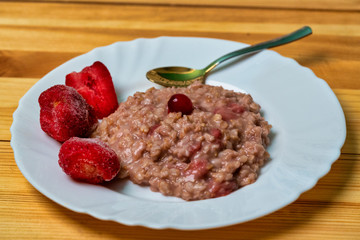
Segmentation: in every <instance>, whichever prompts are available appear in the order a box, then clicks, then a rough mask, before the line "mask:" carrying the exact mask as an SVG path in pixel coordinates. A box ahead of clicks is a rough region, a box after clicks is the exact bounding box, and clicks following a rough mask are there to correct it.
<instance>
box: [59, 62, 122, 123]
mask: <svg viewBox="0 0 360 240" xmlns="http://www.w3.org/2000/svg"><path fill="white" fill-rule="evenodd" d="M66 85H67V86H70V87H73V88H75V89H76V90H77V91H78V92H79V93H80V94H81V95H82V96H83V97H84V98H85V100H86V101H87V102H88V103H89V104H90V105H91V106H92V107H93V108H94V110H95V114H96V116H97V118H99V119H102V118H104V117H107V116H108V115H110V114H111V113H113V112H114V111H115V110H116V109H117V107H118V105H119V104H118V101H117V96H116V92H115V88H114V84H113V82H112V78H111V75H110V72H109V70H108V69H107V68H106V66H105V65H104V64H103V63H101V62H99V61H97V62H94V64H93V65H91V66H88V67H85V68H84V69H83V70H82V71H81V72H72V73H70V74H68V75H67V76H66Z"/></svg>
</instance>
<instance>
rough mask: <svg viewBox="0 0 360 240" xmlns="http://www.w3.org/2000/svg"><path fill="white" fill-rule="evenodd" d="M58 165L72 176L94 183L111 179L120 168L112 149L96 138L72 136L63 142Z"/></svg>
mask: <svg viewBox="0 0 360 240" xmlns="http://www.w3.org/2000/svg"><path fill="white" fill-rule="evenodd" d="M59 165H60V167H61V168H62V169H63V170H64V172H65V173H66V174H67V175H69V176H71V177H72V178H74V179H76V180H79V181H83V182H88V183H95V184H96V183H102V182H105V181H110V180H112V179H113V178H114V177H115V176H116V175H117V174H118V172H119V170H120V162H119V160H118V157H117V155H116V153H115V152H114V150H112V149H111V148H110V147H109V146H108V145H107V144H105V143H104V142H102V141H100V140H99V139H96V138H77V137H73V138H70V139H69V140H67V141H66V142H64V143H63V145H62V146H61V148H60V152H59Z"/></svg>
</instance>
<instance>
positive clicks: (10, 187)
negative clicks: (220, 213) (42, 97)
mask: <svg viewBox="0 0 360 240" xmlns="http://www.w3.org/2000/svg"><path fill="white" fill-rule="evenodd" d="M303 25H309V26H311V27H312V28H313V32H314V33H313V35H312V36H310V37H308V38H305V39H303V40H301V41H299V42H296V43H293V44H290V45H285V46H282V47H279V48H277V49H276V51H277V52H279V53H280V54H282V55H283V56H286V57H290V58H293V59H295V60H296V61H298V62H299V63H300V64H301V65H303V66H305V67H308V68H310V69H311V70H313V71H314V73H315V74H316V75H317V76H318V77H320V78H322V79H324V80H325V81H326V82H327V83H328V84H329V86H330V87H331V88H332V89H333V91H334V92H335V94H336V96H337V98H338V99H339V102H340V104H341V106H342V108H343V110H344V113H345V117H346V124H347V137H346V141H345V144H344V146H343V148H342V151H341V152H342V153H341V155H340V157H339V159H338V160H337V161H336V162H335V163H334V164H333V166H332V168H331V170H330V171H329V173H328V174H327V175H325V176H324V177H323V178H321V179H320V180H319V182H318V183H317V184H316V186H315V187H314V188H313V189H311V190H309V191H307V192H305V193H304V194H302V195H301V196H300V198H299V199H298V200H297V201H295V202H294V203H292V204H290V205H289V206H287V207H284V208H283V209H280V210H279V211H276V212H274V213H272V214H269V215H267V216H265V217H262V218H259V219H256V220H254V221H250V222H247V223H244V224H238V225H234V226H229V227H223V228H219V229H211V230H203V231H177V230H171V229H167V230H152V229H147V228H144V227H129V226H125V225H122V224H118V223H114V222H108V221H101V220H98V219H95V218H93V217H91V216H88V215H86V214H79V213H75V212H73V211H70V210H68V209H66V208H64V207H62V206H60V205H58V204H56V203H54V202H52V201H51V200H49V199H48V198H46V197H45V196H44V195H42V194H41V193H39V192H38V191H37V190H36V189H35V188H34V187H33V186H32V185H30V184H29V183H28V182H27V180H26V179H25V178H24V177H23V175H22V174H21V172H20V171H19V169H18V168H17V166H16V162H15V160H14V156H13V151H12V149H11V146H10V139H11V134H10V131H9V129H10V126H11V124H12V114H13V112H14V111H15V110H16V108H17V106H18V102H19V100H20V98H21V97H22V96H23V95H24V94H25V93H26V92H27V91H28V90H29V89H30V88H31V87H32V86H33V85H34V84H35V83H36V82H37V81H38V80H39V79H40V78H41V77H43V76H44V75H45V74H46V73H48V72H49V71H51V70H52V69H53V68H55V67H57V66H58V65H60V64H62V63H64V62H66V61H67V60H69V59H71V58H73V57H76V56H78V55H80V54H83V53H85V52H88V51H90V50H91V49H93V48H95V47H99V46H105V45H108V44H111V43H113V42H116V41H130V40H133V39H136V38H154V37H158V36H194V37H210V38H220V39H226V40H231V41H239V42H244V43H248V44H253V43H256V42H260V41H264V40H267V39H270V38H274V37H277V36H280V35H283V34H286V33H288V32H290V31H293V30H295V29H296V28H299V27H301V26H303ZM359 43H360V1H359V0H344V1H340V0H312V1H310V0H300V1H285V0H272V1H262V0H260V1H250V0H243V1H236V0H223V1H217V0H207V1H205V0H198V1H190V0H167V1H165V0H133V1H129V0H104V1H101V0H71V1H68V0H53V1H51V0H47V1H45V0H44V1H43V0H37V1H0V222H1V224H0V239H197V240H198V239H291V240H296V239H309V240H310V239H316V240H317V239H351V240H353V239H360V110H359V109H360V81H359V76H360V45H359ZM304 94H305V93H304ZM305 97H306V96H305Z"/></svg>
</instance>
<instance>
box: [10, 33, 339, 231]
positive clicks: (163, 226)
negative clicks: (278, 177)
mask: <svg viewBox="0 0 360 240" xmlns="http://www.w3.org/2000/svg"><path fill="white" fill-rule="evenodd" d="M174 38H176V39H183V38H187V39H200V40H217V41H227V42H232V43H236V44H244V43H241V42H236V41H231V40H225V39H217V38H204V37H169V36H160V37H156V38H137V39H134V40H130V41H119V42H114V43H112V44H109V45H106V46H100V47H96V48H94V49H92V50H91V51H89V52H86V53H84V54H81V55H79V56H76V57H74V58H72V59H70V60H68V61H66V62H64V63H62V64H61V65H59V66H57V67H56V68H54V69H53V70H51V71H50V72H48V73H47V74H46V75H44V76H43V77H42V78H41V79H39V81H37V82H36V83H35V84H34V85H33V86H32V87H31V88H30V89H29V90H28V91H27V92H26V93H25V95H24V96H22V97H21V99H20V100H19V104H18V106H17V109H16V110H15V111H14V113H13V122H12V125H11V127H10V132H11V140H10V145H11V147H12V149H13V152H14V159H15V161H16V164H17V166H18V168H19V169H20V171H21V173H22V175H23V176H24V177H25V178H26V179H27V181H28V182H29V183H30V184H31V185H32V186H33V187H34V188H35V189H37V190H38V191H39V192H40V193H42V194H43V195H45V196H46V197H47V198H49V199H51V200H52V201H54V202H56V203H58V204H60V205H61V206H63V207H65V208H67V209H69V210H72V211H74V212H78V213H86V214H89V215H91V216H93V217H95V218H97V219H100V220H111V221H115V222H119V223H121V224H125V225H129V226H145V227H149V228H154V229H169V228H170V229H180V230H200V229H210V228H216V227H224V226H230V225H234V224H238V223H243V222H247V221H250V220H253V219H256V218H259V217H262V216H265V215H268V214H270V213H272V212H274V211H277V210H279V209H281V208H283V207H285V206H287V205H289V204H290V203H292V202H294V201H296V200H297V199H298V198H299V196H300V195H301V194H302V193H304V192H306V191H308V190H309V189H311V188H313V187H314V186H315V185H316V184H317V182H318V181H319V179H321V178H322V177H323V176H324V175H326V174H327V173H328V172H329V171H330V169H331V166H332V164H333V163H334V162H335V161H336V160H337V159H338V158H339V156H340V154H341V148H342V146H343V145H344V143H345V139H346V121H345V115H344V112H343V110H342V107H341V105H340V103H339V101H338V99H337V97H336V95H335V94H334V92H333V91H332V89H331V88H330V86H329V85H328V84H327V82H326V81H325V80H323V79H321V78H319V77H317V76H316V75H315V74H314V72H313V71H312V70H311V69H309V68H307V67H304V66H302V65H300V64H299V63H298V62H297V61H296V60H294V59H292V58H289V57H284V56H282V55H281V54H279V53H277V52H275V51H273V50H265V51H271V52H273V53H275V54H277V55H278V56H280V57H282V58H285V59H286V60H288V61H292V62H293V63H296V65H297V67H300V68H302V69H307V70H308V71H310V72H311V73H312V75H313V77H314V78H316V79H318V80H321V82H322V85H323V87H327V90H329V91H330V92H331V93H332V94H333V96H334V97H335V98H336V100H337V104H338V106H337V108H340V109H338V110H341V112H342V120H343V126H342V128H343V131H342V136H341V138H339V139H340V140H339V141H338V142H337V143H336V145H337V146H338V147H337V148H336V153H335V154H334V155H333V157H332V159H331V160H330V161H329V165H328V168H327V169H324V170H323V172H322V174H320V175H321V176H320V177H316V179H315V180H314V181H313V183H312V184H310V185H308V186H306V187H304V188H303V189H302V191H300V192H299V193H298V194H297V195H296V196H294V197H293V198H291V199H289V200H288V201H287V203H286V204H285V205H283V206H281V207H280V208H276V209H275V210H271V211H267V212H265V213H262V214H259V215H258V216H257V217H253V218H250V219H247V220H245V221H241V222H239V221H237V220H232V221H228V222H225V223H224V224H222V225H219V224H218V223H214V224H213V225H211V224H205V225H204V226H201V225H197V226H187V227H186V225H185V226H179V225H172V224H170V223H169V224H167V225H166V224H160V225H158V224H156V223H147V224H145V223H143V222H141V221H137V222H136V221H126V220H124V219H122V220H121V221H118V220H116V219H112V218H106V217H104V216H100V215H98V214H96V213H94V212H93V211H88V210H86V209H82V208H81V207H75V206H71V207H70V206H68V204H67V203H66V202H64V201H62V199H58V198H56V197H54V196H53V195H52V194H51V193H49V192H48V191H46V189H44V188H43V187H41V186H39V185H38V184H37V183H36V182H34V180H32V178H31V174H30V173H28V172H27V171H26V169H25V167H24V165H23V164H22V161H20V160H19V152H18V151H16V150H15V149H16V148H19V146H17V143H16V142H15V140H16V138H17V137H18V136H17V134H16V133H15V130H16V125H15V123H16V119H18V117H17V116H18V115H19V113H20V110H21V107H22V106H23V101H25V100H24V99H26V97H27V96H29V95H30V94H31V91H34V90H33V89H35V88H36V87H37V86H38V84H40V82H41V81H42V80H43V79H46V77H47V76H48V75H50V74H51V73H53V72H54V71H55V70H56V69H58V68H59V67H61V66H63V65H64V64H70V63H71V62H72V61H75V60H76V59H78V58H82V57H84V55H87V54H89V53H95V52H97V51H101V50H102V49H104V48H109V47H111V46H114V45H116V44H123V43H134V42H135V41H148V40H151V41H156V40H158V39H165V40H166V39H174ZM244 45H247V44H244ZM54 198H55V199H54Z"/></svg>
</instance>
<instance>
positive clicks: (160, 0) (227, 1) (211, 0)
mask: <svg viewBox="0 0 360 240" xmlns="http://www.w3.org/2000/svg"><path fill="white" fill-rule="evenodd" d="M42 1H44V2H67V0H42ZM73 2H79V3H82V2H86V3H89V2H93V3H109V4H151V5H175V6H182V5H190V6H197V7H199V6H214V7H217V6H227V7H251V8H254V7H256V8H277V9H282V8H288V9H326V10H329V9H331V10H347V11H354V10H359V9H360V1H358V0H343V1H341V0H317V1H312V0H300V1H286V0H272V1H265V0H262V1H251V0H242V1H237V0H222V1H218V0H198V1H192V0H155V1H154V0H153V1H151V2H149V1H148V0H131V1H129V0H103V1H100V0H74V1H73Z"/></svg>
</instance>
